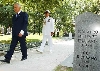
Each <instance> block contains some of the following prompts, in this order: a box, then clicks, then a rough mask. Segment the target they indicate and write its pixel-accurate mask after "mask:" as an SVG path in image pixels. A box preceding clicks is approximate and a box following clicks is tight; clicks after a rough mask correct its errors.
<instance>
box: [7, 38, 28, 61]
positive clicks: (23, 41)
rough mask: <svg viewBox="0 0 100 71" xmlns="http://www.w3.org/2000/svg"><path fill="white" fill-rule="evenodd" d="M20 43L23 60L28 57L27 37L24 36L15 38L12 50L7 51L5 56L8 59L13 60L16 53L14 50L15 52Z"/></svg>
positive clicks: (11, 46) (12, 42)
mask: <svg viewBox="0 0 100 71" xmlns="http://www.w3.org/2000/svg"><path fill="white" fill-rule="evenodd" d="M18 41H19V42H20V47H21V52H22V58H26V57H27V47H26V36H23V37H18V36H13V37H12V41H11V45H10V49H9V51H7V54H6V55H5V58H6V59H8V60H11V57H12V55H13V53H14V50H15V47H16V45H17V43H18Z"/></svg>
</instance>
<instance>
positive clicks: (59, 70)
mask: <svg viewBox="0 0 100 71" xmlns="http://www.w3.org/2000/svg"><path fill="white" fill-rule="evenodd" d="M54 71H73V68H72V67H67V66H61V65H58V66H57V67H56V68H55V69H54Z"/></svg>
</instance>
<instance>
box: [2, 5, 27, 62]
mask: <svg viewBox="0 0 100 71" xmlns="http://www.w3.org/2000/svg"><path fill="white" fill-rule="evenodd" d="M14 11H15V13H16V14H15V15H14V16H13V17H12V24H13V26H12V41H11V45H10V49H9V50H8V51H7V54H6V55H5V59H4V60H2V62H6V63H10V60H11V57H12V55H13V53H14V50H15V47H16V45H17V43H18V41H19V42H20V47H21V52H22V59H21V61H23V60H26V59H27V47H26V36H27V35H28V34H27V25H28V14H27V13H26V12H22V11H21V5H20V4H18V3H15V4H14Z"/></svg>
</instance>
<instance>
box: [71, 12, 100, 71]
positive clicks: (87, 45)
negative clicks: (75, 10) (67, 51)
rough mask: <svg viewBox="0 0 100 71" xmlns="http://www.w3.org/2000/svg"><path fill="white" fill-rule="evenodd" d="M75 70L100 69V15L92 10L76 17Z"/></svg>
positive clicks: (88, 70) (94, 70) (98, 70)
mask: <svg viewBox="0 0 100 71" xmlns="http://www.w3.org/2000/svg"><path fill="white" fill-rule="evenodd" d="M74 44H75V45H74V61H73V71H100V16H99V15H97V14H93V13H90V12H86V13H83V14H81V15H79V16H77V17H76V19H75V40H74Z"/></svg>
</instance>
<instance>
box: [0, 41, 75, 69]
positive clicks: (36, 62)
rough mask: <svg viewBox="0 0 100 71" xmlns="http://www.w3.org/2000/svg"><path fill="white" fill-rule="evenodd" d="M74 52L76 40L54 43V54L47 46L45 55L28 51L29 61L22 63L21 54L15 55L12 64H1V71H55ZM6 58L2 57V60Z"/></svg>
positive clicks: (32, 50)
mask: <svg viewBox="0 0 100 71" xmlns="http://www.w3.org/2000/svg"><path fill="white" fill-rule="evenodd" d="M73 51H74V40H67V41H66V40H59V41H58V40H56V41H54V46H53V53H50V52H49V47H48V46H46V47H45V50H44V53H43V54H40V53H38V52H36V49H28V59H27V60H25V61H20V59H21V52H19V53H14V55H13V57H12V60H11V63H10V64H6V63H3V64H1V63H0V71H23V70H24V71H53V70H54V69H55V67H56V66H57V65H59V64H60V63H61V62H63V61H64V60H65V59H66V58H67V57H69V56H70V55H71V54H72V53H73ZM1 59H4V57H0V60H1Z"/></svg>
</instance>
